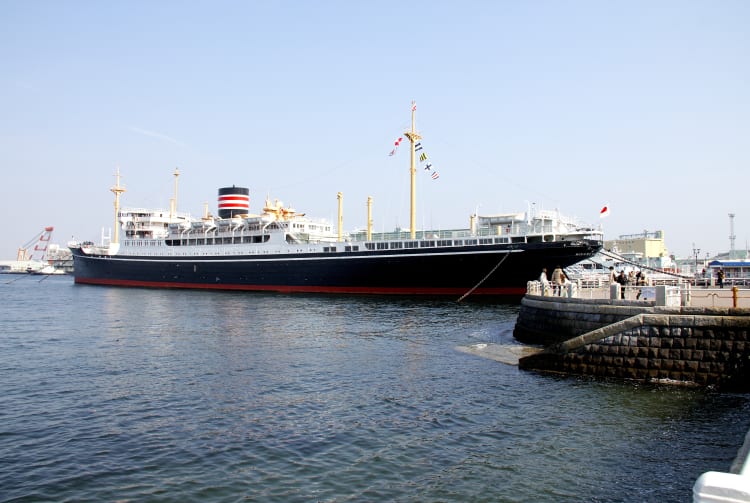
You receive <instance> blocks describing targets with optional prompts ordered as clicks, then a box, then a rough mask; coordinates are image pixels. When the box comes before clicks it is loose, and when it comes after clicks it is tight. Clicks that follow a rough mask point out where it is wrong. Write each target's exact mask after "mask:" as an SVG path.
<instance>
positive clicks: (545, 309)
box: [513, 295, 674, 345]
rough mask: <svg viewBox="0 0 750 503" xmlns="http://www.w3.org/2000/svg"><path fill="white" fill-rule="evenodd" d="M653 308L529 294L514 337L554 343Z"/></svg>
mask: <svg viewBox="0 0 750 503" xmlns="http://www.w3.org/2000/svg"><path fill="white" fill-rule="evenodd" d="M654 307H655V306H654V302H653V301H649V302H646V301H644V302H638V303H634V302H631V301H626V300H610V299H578V298H567V297H546V296H540V295H526V296H525V297H524V298H523V299H521V309H520V311H519V314H518V320H517V321H516V326H515V328H514V329H513V337H514V338H515V339H516V340H518V341H520V342H524V343H526V344H542V345H549V344H555V343H558V342H562V341H564V340H566V339H570V338H571V337H575V336H576V335H580V334H583V333H586V332H590V331H592V330H595V329H597V328H601V327H605V326H607V325H610V324H612V323H615V322H618V321H621V320H624V319H626V318H630V317H631V316H634V315H636V314H642V313H647V312H653V309H654ZM660 309H662V310H663V309H667V308H660ZM673 310H674V308H669V309H668V311H673Z"/></svg>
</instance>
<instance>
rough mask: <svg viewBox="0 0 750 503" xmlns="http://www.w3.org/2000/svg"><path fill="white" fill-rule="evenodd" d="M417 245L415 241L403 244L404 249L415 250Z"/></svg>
mask: <svg viewBox="0 0 750 503" xmlns="http://www.w3.org/2000/svg"><path fill="white" fill-rule="evenodd" d="M417 245H418V243H417V242H416V241H407V242H406V243H404V248H416V247H417Z"/></svg>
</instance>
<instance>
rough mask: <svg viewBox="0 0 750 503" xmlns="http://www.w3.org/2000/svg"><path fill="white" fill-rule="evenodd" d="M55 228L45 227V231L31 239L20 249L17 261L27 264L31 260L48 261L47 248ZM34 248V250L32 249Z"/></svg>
mask: <svg viewBox="0 0 750 503" xmlns="http://www.w3.org/2000/svg"><path fill="white" fill-rule="evenodd" d="M53 230H54V227H52V226H50V227H45V228H44V230H43V231H42V232H41V233H39V234H36V235H35V236H34V237H33V238H31V239H29V240H28V241H27V242H26V243H24V245H23V246H21V247H20V248H19V249H18V256H17V258H16V260H18V261H19V262H26V261H29V260H38V261H40V262H44V261H45V260H46V259H47V248H48V247H49V243H50V240H51V239H52V231H53ZM32 246H33V248H32Z"/></svg>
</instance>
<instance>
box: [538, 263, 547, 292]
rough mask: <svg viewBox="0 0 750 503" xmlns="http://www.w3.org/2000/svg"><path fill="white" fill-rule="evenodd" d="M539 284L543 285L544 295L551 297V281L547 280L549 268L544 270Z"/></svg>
mask: <svg viewBox="0 0 750 503" xmlns="http://www.w3.org/2000/svg"><path fill="white" fill-rule="evenodd" d="M539 283H541V284H542V295H549V279H547V268H546V267H543V268H542V274H540V275H539Z"/></svg>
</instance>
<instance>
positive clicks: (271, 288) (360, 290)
mask: <svg viewBox="0 0 750 503" xmlns="http://www.w3.org/2000/svg"><path fill="white" fill-rule="evenodd" d="M74 282H75V283H78V284H86V285H108V286H127V287H144V288H182V289H191V290H192V289H198V290H238V291H248V292H278V293H350V294H372V295H463V294H465V293H466V292H467V291H468V289H467V288H421V287H419V288H408V287H404V288H391V287H358V286H301V285H234V284H221V283H219V284H205V283H177V282H171V281H136V280H125V279H97V278H77V277H76V278H75V281H74ZM525 293H526V288H524V287H499V288H477V289H476V290H474V291H473V292H472V295H518V296H523V295H524V294H525Z"/></svg>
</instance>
